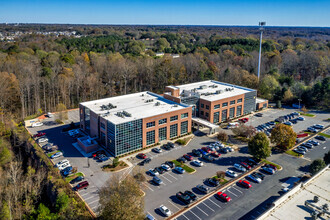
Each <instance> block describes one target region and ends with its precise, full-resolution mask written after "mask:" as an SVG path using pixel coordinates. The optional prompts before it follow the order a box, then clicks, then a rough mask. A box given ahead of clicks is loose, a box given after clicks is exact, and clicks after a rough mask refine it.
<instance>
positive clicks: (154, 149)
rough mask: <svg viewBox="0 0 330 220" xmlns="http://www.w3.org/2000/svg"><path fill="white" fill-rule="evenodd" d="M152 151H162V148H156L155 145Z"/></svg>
mask: <svg viewBox="0 0 330 220" xmlns="http://www.w3.org/2000/svg"><path fill="white" fill-rule="evenodd" d="M152 151H154V152H156V153H161V152H163V151H162V149H160V148H158V147H155V148H153V149H152Z"/></svg>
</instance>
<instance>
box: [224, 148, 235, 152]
mask: <svg viewBox="0 0 330 220" xmlns="http://www.w3.org/2000/svg"><path fill="white" fill-rule="evenodd" d="M226 148H227V149H228V151H229V152H233V151H234V149H233V148H232V147H226Z"/></svg>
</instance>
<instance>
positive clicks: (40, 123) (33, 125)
mask: <svg viewBox="0 0 330 220" xmlns="http://www.w3.org/2000/svg"><path fill="white" fill-rule="evenodd" d="M43 125H44V124H43V123H42V122H35V123H32V125H31V127H32V128H34V127H40V126H43Z"/></svg>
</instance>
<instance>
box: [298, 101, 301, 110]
mask: <svg viewBox="0 0 330 220" xmlns="http://www.w3.org/2000/svg"><path fill="white" fill-rule="evenodd" d="M298 101H299V111H300V102H301V99H298Z"/></svg>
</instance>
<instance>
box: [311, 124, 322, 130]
mask: <svg viewBox="0 0 330 220" xmlns="http://www.w3.org/2000/svg"><path fill="white" fill-rule="evenodd" d="M313 127H314V128H316V129H324V125H320V124H316V125H313Z"/></svg>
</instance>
